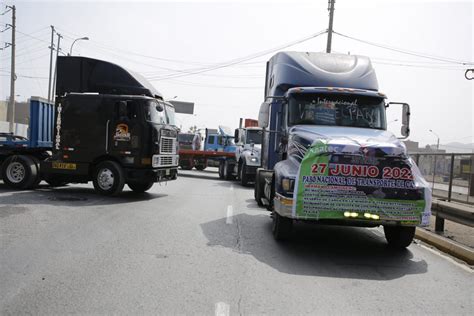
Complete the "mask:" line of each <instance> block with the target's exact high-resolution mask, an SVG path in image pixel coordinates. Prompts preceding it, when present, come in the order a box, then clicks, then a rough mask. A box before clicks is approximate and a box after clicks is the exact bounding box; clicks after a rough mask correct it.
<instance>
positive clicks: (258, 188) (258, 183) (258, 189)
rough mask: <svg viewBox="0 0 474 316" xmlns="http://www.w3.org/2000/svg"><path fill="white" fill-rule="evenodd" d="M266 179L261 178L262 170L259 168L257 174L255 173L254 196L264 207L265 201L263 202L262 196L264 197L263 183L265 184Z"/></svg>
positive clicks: (259, 204)
mask: <svg viewBox="0 0 474 316" xmlns="http://www.w3.org/2000/svg"><path fill="white" fill-rule="evenodd" d="M264 183H265V181H264V179H262V178H261V176H260V171H259V170H257V174H256V175H255V186H254V194H253V196H254V198H255V201H256V202H257V205H258V206H260V207H263V206H264V205H263V202H262V198H263V185H264Z"/></svg>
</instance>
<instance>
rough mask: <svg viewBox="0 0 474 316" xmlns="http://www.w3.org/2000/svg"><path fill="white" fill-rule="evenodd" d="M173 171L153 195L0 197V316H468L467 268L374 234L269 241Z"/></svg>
mask: <svg viewBox="0 0 474 316" xmlns="http://www.w3.org/2000/svg"><path fill="white" fill-rule="evenodd" d="M214 171H215V170H212V172H210V171H207V170H206V171H204V172H197V171H187V172H184V171H183V172H182V171H180V177H179V179H178V180H177V181H173V182H169V183H168V184H167V185H164V184H163V185H161V186H160V185H155V186H154V187H153V188H152V190H151V191H150V193H145V194H139V195H137V194H134V193H132V192H131V191H130V190H128V188H126V191H125V192H124V193H123V194H122V195H121V196H120V197H117V198H106V197H102V196H99V195H96V194H95V193H94V192H93V189H92V186H91V185H70V186H67V187H63V188H60V189H51V188H49V187H48V186H46V185H42V186H41V188H40V189H38V190H35V191H23V192H21V191H11V190H7V189H6V188H5V186H4V185H3V184H2V183H0V242H1V244H0V249H1V256H0V314H2V315H4V314H6V315H8V314H28V313H32V314H65V313H79V314H112V313H114V314H207V315H212V314H223V315H225V314H227V313H230V314H231V315H235V314H271V315H274V314H281V315H287V314H380V313H384V314H453V315H460V314H472V313H473V312H474V292H473V284H474V282H473V281H474V278H473V273H472V270H471V268H469V267H466V266H463V265H461V264H458V263H456V262H454V261H453V260H452V259H450V258H448V257H446V256H444V255H442V254H439V253H437V252H436V251H433V250H430V249H429V248H427V247H425V246H423V245H420V244H412V245H411V246H410V247H409V248H408V250H406V251H401V252H397V251H391V250H390V249H388V248H387V247H386V243H385V239H384V237H383V234H382V232H381V230H379V229H362V228H342V227H324V226H313V225H307V224H297V225H296V226H295V232H294V236H293V238H292V240H290V241H288V242H285V243H277V242H276V241H274V240H273V238H272V236H271V232H270V230H271V219H270V217H269V213H268V212H267V211H265V210H263V209H260V208H258V207H257V205H256V203H255V202H254V200H253V190H252V189H251V188H243V187H241V186H240V185H238V184H237V183H231V182H226V181H220V180H218V178H217V174H216V173H215V172H214Z"/></svg>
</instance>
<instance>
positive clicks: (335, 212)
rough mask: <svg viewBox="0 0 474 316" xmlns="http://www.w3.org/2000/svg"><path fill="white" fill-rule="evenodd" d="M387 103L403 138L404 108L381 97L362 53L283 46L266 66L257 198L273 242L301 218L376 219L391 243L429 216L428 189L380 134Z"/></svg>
mask: <svg viewBox="0 0 474 316" xmlns="http://www.w3.org/2000/svg"><path fill="white" fill-rule="evenodd" d="M392 106H401V107H402V109H403V111H402V112H403V114H402V122H403V126H402V130H401V136H403V137H408V135H409V132H410V128H409V119H410V107H409V105H408V104H406V103H387V102H386V96H385V95H384V94H383V93H381V92H380V91H379V89H378V82H377V78H376V74H375V71H374V69H373V67H372V64H371V62H370V59H369V58H367V57H364V56H355V55H342V54H324V53H307V52H280V53H277V54H276V55H274V56H273V57H272V58H271V59H270V60H269V61H268V62H267V70H266V83H265V99H264V102H263V103H262V105H261V107H260V112H259V119H258V121H259V126H260V127H262V128H263V144H262V168H259V169H258V170H257V176H256V183H255V199H256V201H257V203H258V204H259V205H260V206H266V207H267V208H268V209H269V210H270V211H271V212H272V218H273V228H272V230H273V235H274V237H275V238H276V239H277V240H282V239H286V238H288V237H289V236H290V233H291V230H292V226H293V223H294V222H295V221H308V222H313V223H318V224H328V225H329V224H334V225H349V226H362V227H376V226H380V225H382V226H383V227H384V231H385V236H386V239H387V241H388V244H389V245H390V246H393V247H397V248H404V247H407V246H408V245H409V244H410V243H411V241H412V239H413V237H414V234H415V228H416V226H417V225H426V224H427V223H428V221H429V217H430V207H431V191H430V189H429V186H428V184H427V183H426V181H425V180H424V179H423V177H422V175H421V173H420V171H419V170H418V167H417V166H416V164H415V162H414V161H413V160H412V159H411V158H410V157H409V156H408V154H407V151H406V147H405V145H404V144H403V143H402V142H401V141H400V140H399V139H398V138H397V137H396V136H395V135H394V134H392V133H391V132H389V131H387V122H386V109H388V108H389V107H392ZM403 137H402V138H403Z"/></svg>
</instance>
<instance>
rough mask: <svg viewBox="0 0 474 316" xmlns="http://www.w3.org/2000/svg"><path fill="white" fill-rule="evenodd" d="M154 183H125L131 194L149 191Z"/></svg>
mask: <svg viewBox="0 0 474 316" xmlns="http://www.w3.org/2000/svg"><path fill="white" fill-rule="evenodd" d="M154 183H155V182H154V181H149V182H138V181H137V182H135V181H131V182H129V183H127V185H128V187H129V188H130V189H132V191H133V192H136V193H143V192H146V191H148V190H150V188H151V187H152V186H153V184H154Z"/></svg>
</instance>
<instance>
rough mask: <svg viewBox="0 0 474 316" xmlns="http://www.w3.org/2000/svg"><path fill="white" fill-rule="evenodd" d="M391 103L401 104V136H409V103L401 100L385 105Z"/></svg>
mask: <svg viewBox="0 0 474 316" xmlns="http://www.w3.org/2000/svg"><path fill="white" fill-rule="evenodd" d="M392 104H397V105H401V106H402V107H403V108H402V128H401V131H400V132H401V134H402V136H403V138H407V137H408V136H410V105H409V104H408V103H403V102H390V103H387V105H386V107H387V108H388V107H389V106H390V105H392Z"/></svg>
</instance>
